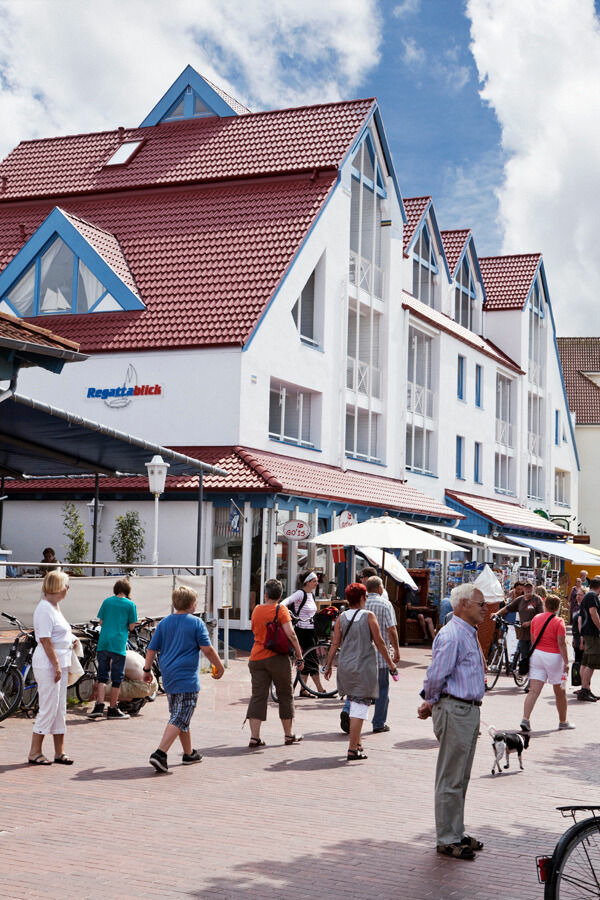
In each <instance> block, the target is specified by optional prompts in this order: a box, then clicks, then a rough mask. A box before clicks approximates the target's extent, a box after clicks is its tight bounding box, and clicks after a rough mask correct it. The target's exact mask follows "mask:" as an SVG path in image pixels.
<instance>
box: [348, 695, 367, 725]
mask: <svg viewBox="0 0 600 900" xmlns="http://www.w3.org/2000/svg"><path fill="white" fill-rule="evenodd" d="M350 718H351V719H365V720H366V719H368V718H369V704H368V703H357V702H356V700H351V701H350Z"/></svg>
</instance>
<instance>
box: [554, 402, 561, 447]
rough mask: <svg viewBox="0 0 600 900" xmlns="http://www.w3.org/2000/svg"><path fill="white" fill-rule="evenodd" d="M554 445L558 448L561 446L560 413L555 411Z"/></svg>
mask: <svg viewBox="0 0 600 900" xmlns="http://www.w3.org/2000/svg"><path fill="white" fill-rule="evenodd" d="M554 443H555V444H556V446H557V447H558V445H559V444H560V411H559V410H558V409H555V410H554Z"/></svg>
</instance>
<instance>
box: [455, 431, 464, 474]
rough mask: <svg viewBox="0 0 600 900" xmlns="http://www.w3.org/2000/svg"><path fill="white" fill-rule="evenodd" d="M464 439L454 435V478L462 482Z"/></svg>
mask: <svg viewBox="0 0 600 900" xmlns="http://www.w3.org/2000/svg"><path fill="white" fill-rule="evenodd" d="M464 445H465V439H464V437H461V435H459V434H457V435H456V477H457V478H460V479H461V480H464V477H465V476H464V474H463V460H464V455H465V454H464Z"/></svg>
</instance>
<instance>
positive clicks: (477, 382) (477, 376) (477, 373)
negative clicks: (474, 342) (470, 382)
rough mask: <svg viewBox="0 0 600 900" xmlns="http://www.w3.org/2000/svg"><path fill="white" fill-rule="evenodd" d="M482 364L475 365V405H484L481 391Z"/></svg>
mask: <svg viewBox="0 0 600 900" xmlns="http://www.w3.org/2000/svg"><path fill="white" fill-rule="evenodd" d="M481 371H482V370H481V366H475V406H478V407H479V408H480V409H481V406H482V405H483V402H482V393H481Z"/></svg>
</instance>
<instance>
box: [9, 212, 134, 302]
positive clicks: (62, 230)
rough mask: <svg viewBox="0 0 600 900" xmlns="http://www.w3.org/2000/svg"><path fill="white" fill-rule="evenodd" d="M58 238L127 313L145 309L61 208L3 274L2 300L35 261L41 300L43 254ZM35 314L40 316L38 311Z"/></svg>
mask: <svg viewBox="0 0 600 900" xmlns="http://www.w3.org/2000/svg"><path fill="white" fill-rule="evenodd" d="M57 236H58V237H60V238H61V239H62V240H63V241H64V242H65V244H66V245H67V247H68V248H69V250H71V251H72V252H73V253H74V254H75V256H78V257H79V258H80V259H81V260H82V261H83V262H84V263H85V265H86V266H87V267H88V269H90V271H91V272H93V274H94V275H95V276H96V278H97V279H98V280H99V281H101V282H102V284H103V285H104V287H105V288H106V290H107V291H108V292H109V293H110V294H112V296H113V297H114V298H115V300H116V301H117V303H119V304H120V305H121V306H122V307H123V309H124V310H137V309H145V308H146V307H145V305H144V304H143V303H142V301H141V300H140V298H139V297H137V296H136V295H135V294H134V293H133V291H132V290H130V288H128V287H127V285H125V284H124V283H123V282H122V281H121V279H120V278H119V277H118V275H117V274H116V273H115V271H114V270H113V269H112V268H111V267H110V266H109V265H108V263H106V262H105V261H104V259H103V258H102V257H101V256H100V254H99V253H98V252H97V251H96V250H95V249H94V248H93V247H92V246H91V244H88V242H87V241H86V240H85V238H84V237H83V236H82V235H81V233H80V232H79V231H78V230H77V228H76V227H75V226H74V225H73V224H72V223H71V222H70V221H69V220H68V219H67V217H66V216H65V214H64V213H63V211H62V210H61V209H60V208H59V207H58V206H55V207H54V209H53V210H52V212H51V213H50V214H49V215H48V216H47V217H46V218H45V219H44V221H43V222H42V224H41V225H40V226H39V228H37V229H36V231H34V233H33V234H32V235H31V237H30V238H29V240H28V241H27V243H26V244H25V245H24V246H23V247H21V249H20V250H19V252H18V253H17V255H16V256H14V257H13V259H12V260H11V261H10V262H9V264H8V265H7V266H6V268H5V269H4V271H3V272H2V273H1V274H0V298H2V297H4V295H5V294H8V293H9V292H10V290H11V289H12V287H13V285H14V284H15V282H17V281H18V280H19V278H21V276H22V275H24V274H25V272H26V270H27V269H28V268H29V266H30V265H31V263H32V262H34V260H35V261H36V282H35V288H34V291H35V293H34V297H36V298H37V297H38V295H39V268H40V255H41V254H42V253H43V252H44V250H45V249H46V247H47V246H49V244H50V243H51V242H52V240H54V238H55V237H57ZM36 302H37V301H36ZM35 314H36V315H37V312H36V313H35ZM67 315H70V314H69V313H67ZM86 315H87V314H86Z"/></svg>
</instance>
